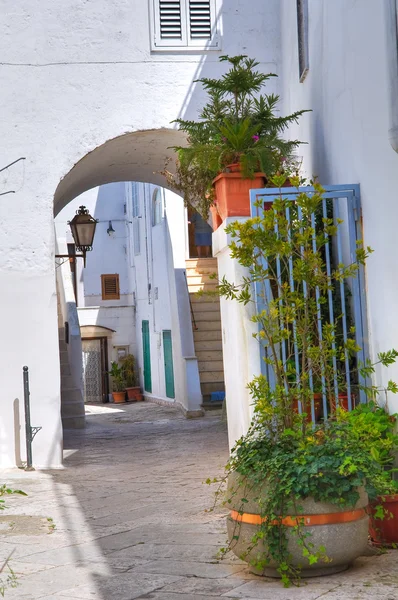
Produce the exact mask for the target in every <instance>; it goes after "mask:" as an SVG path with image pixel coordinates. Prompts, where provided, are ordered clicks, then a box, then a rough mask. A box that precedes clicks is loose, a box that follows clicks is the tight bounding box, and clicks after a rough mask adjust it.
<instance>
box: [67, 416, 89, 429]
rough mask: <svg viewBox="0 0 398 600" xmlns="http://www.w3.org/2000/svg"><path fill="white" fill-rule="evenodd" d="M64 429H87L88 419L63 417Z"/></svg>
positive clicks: (83, 417)
mask: <svg viewBox="0 0 398 600" xmlns="http://www.w3.org/2000/svg"><path fill="white" fill-rule="evenodd" d="M62 427H63V428H64V429H84V428H85V427H86V417H85V415H79V416H76V417H62Z"/></svg>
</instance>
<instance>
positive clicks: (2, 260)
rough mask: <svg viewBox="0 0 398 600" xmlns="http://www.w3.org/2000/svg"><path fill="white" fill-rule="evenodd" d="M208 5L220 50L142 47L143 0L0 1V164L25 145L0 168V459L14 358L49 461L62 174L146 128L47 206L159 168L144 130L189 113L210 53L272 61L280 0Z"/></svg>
mask: <svg viewBox="0 0 398 600" xmlns="http://www.w3.org/2000/svg"><path fill="white" fill-rule="evenodd" d="M219 7H220V18H221V20H222V23H223V38H222V46H221V49H220V51H218V52H215V51H210V52H206V51H205V52H200V51H193V52H189V53H187V52H184V51H176V52H172V53H168V52H163V53H151V51H150V35H149V23H148V14H149V11H148V4H147V2H146V1H144V0H130V1H129V2H127V1H126V0H115V1H114V2H111V3H110V2H108V1H106V0H96V1H95V2H84V3H83V2H81V1H80V0H67V1H65V2H62V3H60V2H53V0H40V2H38V1H37V0H34V1H33V2H32V0H19V2H18V3H17V4H16V3H15V2H14V0H3V2H2V7H1V10H2V15H3V18H2V20H1V23H0V54H1V56H2V63H1V66H0V75H1V81H2V94H3V95H2V107H3V108H2V111H1V116H0V135H1V139H2V140H6V143H4V144H2V145H1V148H0V165H1V166H5V165H7V164H8V163H10V162H11V161H13V160H15V159H17V158H19V157H25V158H26V160H25V161H22V162H20V163H18V164H17V165H15V166H13V167H11V168H10V169H9V170H8V171H5V172H3V173H1V174H0V191H1V192H3V191H7V190H13V191H15V194H13V195H12V196H11V195H10V196H4V197H2V199H1V202H0V222H2V223H3V224H4V228H3V235H2V239H1V253H0V287H1V289H2V290H3V291H2V297H1V308H2V310H1V315H2V318H1V322H0V324H1V331H2V336H1V340H0V362H1V364H3V365H6V364H7V371H6V373H5V374H3V375H2V385H1V398H0V399H1V402H0V407H1V408H0V429H1V432H2V434H3V435H2V438H1V439H2V446H1V450H0V464H1V465H2V466H10V465H13V464H15V442H14V439H15V436H14V413H13V402H14V399H15V398H20V399H21V398H22V375H21V374H22V371H21V368H22V366H23V365H24V364H27V365H28V366H29V367H30V370H31V381H32V422H33V423H35V424H38V425H42V426H43V429H42V430H41V431H40V433H39V434H38V435H37V436H36V438H35V441H34V450H33V456H34V461H35V464H36V465H41V466H47V467H50V466H53V467H56V466H59V465H60V464H61V448H62V435H61V425H60V417H59V413H60V390H59V358H58V340H57V315H56V293H55V277H54V232H53V223H52V219H53V201H54V193H55V191H56V189H57V187H58V185H59V183H60V181H61V180H62V179H63V178H64V177H65V176H66V175H67V174H68V173H69V172H70V171H71V170H72V169H73V167H74V165H77V163H78V162H79V161H80V160H81V159H82V158H83V157H85V156H86V155H87V154H89V153H91V152H92V151H94V150H95V149H96V148H98V147H100V146H101V145H102V144H105V142H107V141H108V140H112V139H115V138H118V136H121V135H123V134H125V133H126V132H140V131H147V130H151V133H150V134H148V135H147V134H145V135H142V134H139V133H137V134H136V135H135V136H131V137H129V138H128V139H129V148H128V153H129V154H128V159H126V153H127V150H126V149H125V148H121V147H120V146H118V145H117V144H116V146H117V147H118V148H119V150H118V153H117V151H116V150H115V152H116V154H115V155H113V159H112V156H108V155H107V154H106V148H108V147H109V146H107V147H106V148H105V154H104V152H103V149H102V148H101V150H100V152H99V153H96V154H95V157H94V163H90V168H89V172H84V173H83V174H81V178H80V180H79V184H78V185H77V184H76V181H73V177H69V178H67V179H66V180H65V181H64V186H63V187H62V194H61V192H60V193H59V196H61V197H60V198H58V202H59V203H58V205H57V209H56V211H57V212H58V210H59V208H60V207H62V206H63V202H66V201H68V200H71V199H73V198H74V197H75V196H77V195H78V194H79V193H82V192H84V191H85V190H87V189H89V188H92V187H95V186H96V185H100V184H103V183H109V182H111V181H116V180H117V181H126V180H133V181H134V180H139V179H140V177H139V176H138V175H139V174H140V173H142V177H143V178H144V180H146V181H155V182H160V181H161V176H160V175H158V174H157V173H158V172H159V171H160V170H161V169H162V167H163V164H164V157H165V155H167V154H170V151H168V150H167V147H168V146H170V145H172V143H170V141H169V139H168V138H167V135H166V134H163V133H162V132H159V133H158V132H157V131H156V130H158V129H160V128H170V127H171V126H170V123H171V121H173V119H175V118H177V117H179V116H181V115H183V116H187V117H194V116H195V115H196V112H197V109H198V107H199V106H200V104H201V102H202V100H203V92H202V91H201V88H200V86H198V85H197V84H194V83H193V81H194V80H195V79H197V78H198V77H200V76H213V75H216V74H219V73H222V72H224V69H225V66H224V65H223V64H221V65H220V64H219V63H218V57H219V55H220V54H231V55H234V54H239V53H247V54H248V55H250V56H255V57H257V58H258V60H260V62H261V63H262V67H263V68H264V69H266V70H270V71H271V70H276V68H277V67H276V63H277V62H278V56H279V43H278V39H279V24H278V10H279V9H278V7H279V0H268V1H267V2H266V3H264V2H263V1H262V0H255V1H253V2H251V3H250V10H248V8H247V2H243V1H242V0H225V1H224V2H221V1H220V2H219ZM273 85H277V83H276V82H273ZM134 140H136V143H135V142H134ZM130 141H131V143H130ZM111 147H112V148H115V145H112V146H111ZM89 156H90V155H89ZM93 156H94V155H93ZM97 160H98V163H97V162H95V161H97ZM85 164H87V163H85ZM99 165H100V168H99ZM76 168H77V169H78V167H76ZM79 172H80V171H79Z"/></svg>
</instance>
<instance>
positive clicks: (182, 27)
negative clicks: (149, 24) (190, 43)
mask: <svg viewBox="0 0 398 600" xmlns="http://www.w3.org/2000/svg"><path fill="white" fill-rule="evenodd" d="M154 2H155V5H154V16H155V47H160V48H162V47H171V48H174V47H181V46H186V45H187V32H186V10H185V8H186V0H154Z"/></svg>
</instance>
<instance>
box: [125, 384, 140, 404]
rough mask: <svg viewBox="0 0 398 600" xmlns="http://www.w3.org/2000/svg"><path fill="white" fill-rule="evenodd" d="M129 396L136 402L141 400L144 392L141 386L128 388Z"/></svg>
mask: <svg viewBox="0 0 398 600" xmlns="http://www.w3.org/2000/svg"><path fill="white" fill-rule="evenodd" d="M126 392H127V398H128V399H129V400H131V401H134V402H141V400H142V394H141V389H140V387H139V386H135V387H128V388H126Z"/></svg>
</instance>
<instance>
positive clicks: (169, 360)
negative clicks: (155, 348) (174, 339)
mask: <svg viewBox="0 0 398 600" xmlns="http://www.w3.org/2000/svg"><path fill="white" fill-rule="evenodd" d="M163 356H164V377H165V381H166V396H167V398H175V390H174V369H173V348H172V343H171V331H163Z"/></svg>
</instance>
